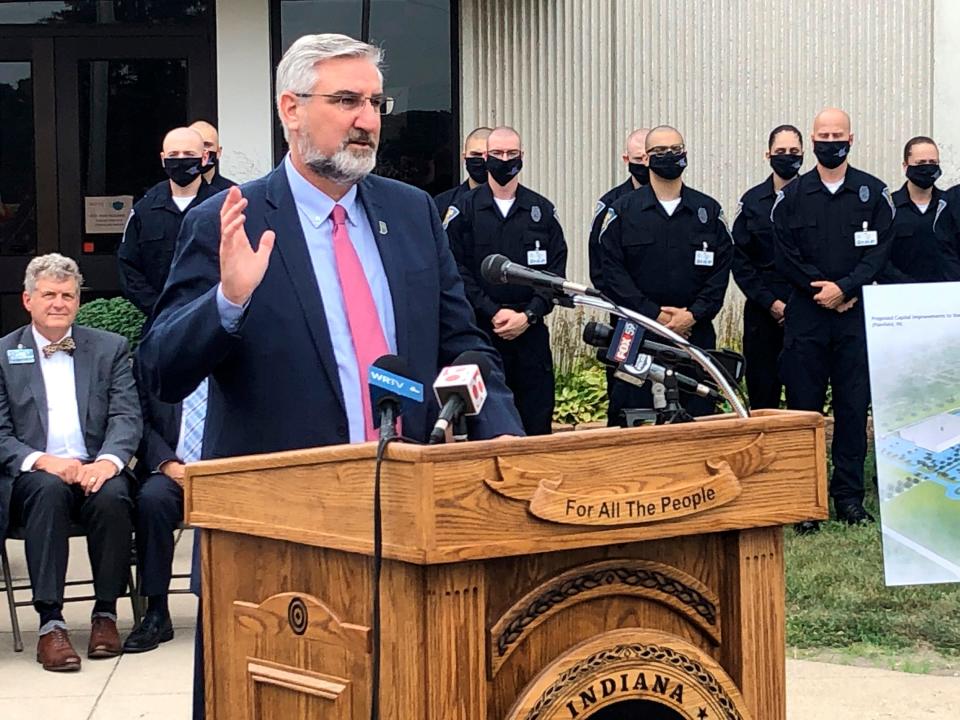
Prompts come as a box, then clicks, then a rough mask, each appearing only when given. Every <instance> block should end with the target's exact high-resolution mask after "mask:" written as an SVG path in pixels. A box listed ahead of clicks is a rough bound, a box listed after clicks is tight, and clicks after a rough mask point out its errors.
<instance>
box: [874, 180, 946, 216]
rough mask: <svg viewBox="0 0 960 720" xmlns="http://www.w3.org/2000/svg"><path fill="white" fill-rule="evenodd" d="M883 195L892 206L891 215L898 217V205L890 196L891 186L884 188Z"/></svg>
mask: <svg viewBox="0 0 960 720" xmlns="http://www.w3.org/2000/svg"><path fill="white" fill-rule="evenodd" d="M882 195H883V197H884V199H885V200H886V201H887V205H889V206H890V215H891V216H892V217H896V216H897V206H896V205H894V204H893V198H892V197H891V196H890V188H887V187H885V188H884V189H883V192H882ZM934 222H936V220H934Z"/></svg>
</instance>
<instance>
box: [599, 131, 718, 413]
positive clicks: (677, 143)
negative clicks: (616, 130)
mask: <svg viewBox="0 0 960 720" xmlns="http://www.w3.org/2000/svg"><path fill="white" fill-rule="evenodd" d="M645 150H646V154H647V165H648V166H649V168H650V184H649V185H647V186H643V187H640V188H639V189H638V190H635V191H634V192H631V193H627V194H626V195H624V196H623V197H621V198H620V199H619V200H616V201H615V202H614V203H613V205H612V206H611V207H610V208H608V209H607V211H606V213H605V214H604V218H603V222H602V225H601V228H600V240H599V247H600V289H601V290H603V291H604V292H605V293H606V294H607V295H608V296H609V297H610V298H611V299H612V300H613V301H614V302H616V303H617V304H619V305H623V306H625V307H628V308H630V309H631V310H636V311H637V312H639V313H642V314H643V315H646V316H648V317H650V318H653V319H654V320H656V321H657V322H659V323H660V324H662V325H664V326H666V327H668V328H670V329H671V330H673V331H674V332H677V333H679V334H680V335H683V336H685V337H687V338H689V339H690V341H691V342H693V343H694V344H695V345H699V346H700V347H702V348H714V347H715V346H716V342H717V336H716V333H715V331H714V329H713V318H714V317H716V315H717V313H718V312H720V308H721V307H723V297H724V294H725V293H726V291H727V283H728V282H729V278H730V262H731V259H732V256H733V246H732V243H731V239H730V232H729V231H728V229H727V226H726V223H725V221H724V218H723V210H722V209H721V207H720V204H719V203H718V202H717V201H716V200H714V199H713V198H712V197H709V196H708V195H704V194H703V193H701V192H698V191H697V190H694V189H693V188H691V187H689V186H687V185H685V184H684V183H683V181H682V180H681V176H682V175H683V171H684V170H686V168H687V148H686V145H685V144H684V141H683V136H682V135H681V134H680V133H679V132H678V131H677V130H676V129H675V128H672V127H670V126H668V125H661V126H660V127H656V128H654V129H653V130H651V131H650V132H649V133H648V134H647V137H646V140H645ZM681 403H682V404H683V406H684V408H685V409H686V410H687V412H688V413H690V414H691V415H706V414H709V413H711V412H713V404H712V403H711V402H709V401H705V400H704V399H703V398H699V397H695V396H684V395H681ZM651 406H652V398H651V393H650V389H649V386H647V385H645V386H644V387H642V388H637V387H635V386H633V385H630V384H628V383H625V382H623V381H621V380H614V382H613V384H612V386H611V388H610V409H609V413H608V418H607V422H608V424H609V425H621V424H624V423H625V418H624V417H623V412H624V411H626V410H631V409H644V410H646V409H649V408H650V407H651Z"/></svg>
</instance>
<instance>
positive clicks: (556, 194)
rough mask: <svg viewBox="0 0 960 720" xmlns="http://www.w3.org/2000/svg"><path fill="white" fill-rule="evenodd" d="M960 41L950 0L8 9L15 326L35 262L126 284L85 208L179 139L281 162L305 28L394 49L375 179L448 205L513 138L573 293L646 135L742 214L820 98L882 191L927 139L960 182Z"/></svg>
mask: <svg viewBox="0 0 960 720" xmlns="http://www.w3.org/2000/svg"><path fill="white" fill-rule="evenodd" d="M957 28H960V3H954V2H950V0H849V1H848V2H839V3H838V2H830V1H829V0H813V1H812V2H808V3H791V2H787V1H786V0H770V1H768V2H754V1H753V0H459V1H458V0H418V1H417V2H410V1H407V0H162V1H161V0H105V1H103V0H88V1H84V0H74V1H65V2H16V1H15V2H2V3H0V323H2V325H3V328H4V329H8V328H10V327H12V326H15V325H16V324H17V323H19V322H21V321H22V320H23V317H24V316H23V314H22V311H21V310H20V308H19V284H20V281H21V279H22V272H23V267H24V266H25V264H26V262H27V261H28V260H29V257H31V256H32V255H33V254H36V253H42V252H48V251H51V250H59V251H61V252H64V253H66V254H70V255H73V256H75V257H79V258H80V260H81V267H82V269H83V271H84V273H85V275H86V276H87V278H88V285H89V288H90V289H89V291H88V296H89V295H109V294H115V293H116V290H117V283H116V273H115V268H114V265H115V261H114V257H113V254H114V252H115V249H116V244H117V243H118V242H119V239H120V234H119V233H118V232H109V230H110V229H111V227H115V226H111V225H110V221H109V218H107V219H106V220H104V221H100V222H99V223H98V221H97V219H96V218H93V222H91V217H90V212H91V210H90V208H91V205H92V206H93V207H94V208H95V207H102V206H103V198H106V199H108V200H111V199H114V198H116V197H120V198H123V197H128V196H132V197H134V198H136V197H138V196H139V195H140V194H141V193H142V192H143V190H144V189H145V188H147V187H149V186H150V185H152V184H153V183H155V182H157V181H158V180H160V179H162V177H163V176H162V171H161V169H160V163H159V157H158V153H159V149H160V148H159V145H160V140H161V139H162V136H163V133H164V132H165V130H166V129H168V128H170V127H173V126H175V125H178V124H182V123H186V122H189V121H191V120H193V119H196V118H201V117H202V118H207V119H210V120H212V121H213V122H215V123H216V124H218V125H219V127H220V134H221V142H222V144H223V146H224V153H223V157H222V161H221V166H222V169H223V172H224V174H225V175H227V176H229V177H232V178H234V179H237V180H247V179H251V178H253V177H256V176H258V175H260V174H263V173H264V172H266V171H268V170H269V169H270V168H271V167H272V166H273V165H274V164H275V163H276V162H277V161H278V160H279V158H280V157H282V153H283V151H284V148H283V141H282V135H281V133H280V132H279V129H278V127H277V123H276V120H275V113H274V108H273V69H274V67H275V65H276V62H277V60H278V59H279V57H280V55H281V54H282V52H283V50H284V49H286V47H288V46H289V44H290V43H291V42H292V41H293V40H294V39H295V38H296V37H298V36H299V35H300V34H303V33H308V32H344V33H348V34H351V35H353V36H356V37H361V38H364V39H368V40H370V41H371V42H375V43H378V44H380V45H382V46H383V47H384V49H385V51H386V60H387V68H386V90H387V92H388V94H390V95H392V96H394V97H396V98H397V108H396V110H395V111H394V114H393V115H392V116H390V117H388V118H386V119H385V122H384V130H383V139H382V145H381V152H380V166H379V168H378V172H380V173H382V174H385V175H389V176H391V177H397V178H400V179H402V180H405V181H407V182H411V183H413V184H416V185H419V186H421V187H423V188H425V189H427V190H428V191H430V192H431V193H436V192H439V191H440V190H442V189H445V188H446V187H449V186H451V185H453V184H454V183H456V182H458V181H459V179H460V174H461V172H462V169H461V167H460V164H459V159H458V156H459V144H460V137H461V135H462V132H463V131H466V130H469V129H471V128H472V127H475V126H476V125H497V124H509V125H513V126H514V127H516V128H517V129H518V130H519V131H520V132H521V134H522V135H523V137H524V144H525V150H526V158H525V163H524V174H523V182H524V183H525V184H527V185H529V186H530V187H532V188H534V189H536V190H537V191H539V192H541V193H543V194H544V195H547V196H548V197H550V198H551V199H552V200H554V202H555V203H556V204H557V207H558V210H559V214H560V219H561V221H562V223H563V226H564V229H565V231H566V235H567V241H568V243H569V245H570V262H569V265H568V268H569V274H570V275H571V277H574V278H577V279H581V280H582V279H585V278H586V274H587V263H586V238H587V232H588V226H589V222H590V219H591V214H592V211H593V208H594V206H595V201H596V198H597V197H599V195H600V194H602V193H603V192H604V191H605V190H606V189H608V188H609V187H610V186H612V185H613V184H616V183H618V182H621V181H622V179H623V178H625V177H626V172H625V168H624V167H623V165H622V163H621V162H620V160H619V156H620V154H621V152H622V146H623V140H624V137H625V136H626V134H627V133H628V132H629V131H630V130H631V129H632V128H634V127H638V126H643V125H647V126H650V125H656V124H660V123H668V124H671V125H675V126H676V127H678V128H679V129H680V130H681V131H682V132H683V133H684V134H685V136H686V141H687V145H688V149H689V153H690V169H689V170H688V174H687V175H686V176H685V179H686V180H687V182H688V183H689V184H691V185H692V186H694V187H697V188H698V189H700V190H702V191H704V192H707V193H708V194H711V195H713V196H714V197H716V198H717V199H718V200H719V201H720V202H721V203H722V204H723V205H724V207H725V208H727V216H728V218H732V216H733V214H734V212H735V209H736V201H737V198H738V197H739V195H740V194H741V193H742V192H743V191H744V190H745V189H747V188H748V187H750V186H751V185H754V184H756V183H757V182H759V181H760V180H762V179H763V178H764V177H765V176H766V175H767V174H768V173H769V169H768V167H767V165H766V164H765V161H764V159H763V152H764V150H765V145H766V136H767V133H768V132H769V130H770V128H772V127H774V126H775V125H778V124H781V123H793V124H796V125H798V127H800V128H801V129H802V130H803V131H804V132H805V134H806V133H808V132H809V129H810V126H811V124H812V119H813V116H814V114H815V113H816V112H817V110H818V109H819V108H821V107H823V106H825V105H839V106H841V107H844V108H846V109H847V110H849V111H850V113H851V115H852V116H853V122H854V132H855V145H854V149H853V156H852V162H853V163H854V164H855V165H857V166H858V167H861V168H863V169H864V170H867V171H869V172H872V173H874V174H876V175H878V176H880V177H881V178H883V179H885V180H886V181H887V182H888V183H890V185H891V186H899V185H900V184H901V183H902V172H901V169H900V163H901V152H902V147H903V144H904V142H905V141H906V140H907V139H909V138H910V137H911V136H913V135H919V134H931V135H932V136H933V137H934V138H935V139H937V141H938V142H939V143H940V146H941V150H942V154H943V157H942V162H943V165H944V170H945V178H944V180H943V181H941V185H943V186H945V187H946V186H949V185H952V184H953V183H955V182H956V181H957V180H960V124H958V123H957V122H956V118H957V117H958V116H960V87H958V85H957V83H956V81H955V78H956V75H957V73H960V42H957V41H956V40H957V37H958V35H957ZM807 158H808V159H807V162H806V164H805V168H809V167H811V166H812V152H808V153H807ZM98 198H100V200H98ZM98 202H99V203H100V205H99V206H98V205H97V203H98ZM117 202H119V201H117ZM121 205H122V203H121ZM107 210H108V211H109V203H108V205H107ZM117 212H118V213H122V210H118V211H117ZM91 231H92V232H91Z"/></svg>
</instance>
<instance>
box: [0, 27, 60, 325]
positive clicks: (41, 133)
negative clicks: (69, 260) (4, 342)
mask: <svg viewBox="0 0 960 720" xmlns="http://www.w3.org/2000/svg"><path fill="white" fill-rule="evenodd" d="M53 117H54V78H53V42H52V41H51V40H21V39H16V38H14V39H7V40H4V42H3V43H0V318H3V320H4V322H3V325H4V327H3V331H4V332H5V331H6V330H8V329H10V328H11V327H16V325H17V324H22V322H23V321H25V318H26V312H25V311H24V310H23V306H22V303H21V300H20V294H21V291H22V289H23V272H24V270H25V269H26V266H27V263H28V262H30V259H31V258H33V257H34V256H35V255H37V254H43V253H45V252H50V251H51V250H55V249H56V248H57V235H58V218H57V206H56V183H57V172H56V159H55V153H56V132H55V126H54V121H53ZM8 317H9V318H11V322H12V323H13V324H12V325H11V324H10V323H7V322H6V318H8Z"/></svg>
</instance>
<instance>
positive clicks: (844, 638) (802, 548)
mask: <svg viewBox="0 0 960 720" xmlns="http://www.w3.org/2000/svg"><path fill="white" fill-rule="evenodd" d="M867 468H868V469H867V478H868V485H870V484H871V481H872V478H873V476H874V472H875V471H874V466H873V456H872V453H871V455H870V456H869V457H868V458H867ZM940 492H942V488H940ZM866 506H867V509H868V510H869V511H870V513H871V514H872V515H873V516H874V517H876V518H877V520H878V521H879V518H880V515H879V509H878V506H877V498H876V493H875V492H874V491H873V489H872V487H871V488H870V489H869V490H868V497H867V502H866ZM904 551H905V552H909V551H908V550H905V549H904ZM915 560H916V562H917V563H918V564H919V563H922V562H925V561H924V559H923V558H921V557H919V556H915ZM786 566H787V644H788V645H789V646H790V647H791V648H794V651H793V654H794V655H795V656H797V657H810V656H814V657H819V658H824V659H831V660H835V661H844V662H854V663H859V662H866V663H869V664H871V665H882V666H889V667H895V668H897V669H902V670H908V671H912V672H944V671H949V672H951V673H953V672H957V671H958V670H960V583H958V584H944V585H916V586H904V587H889V588H888V587H886V586H885V585H884V575H883V553H882V551H881V545H880V525H879V522H877V523H874V524H870V525H867V526H863V527H847V526H846V525H842V524H840V523H835V522H828V523H824V525H823V528H822V530H821V531H820V532H819V533H816V534H814V535H806V536H799V535H796V534H795V533H794V532H793V530H792V529H787V531H786Z"/></svg>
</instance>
